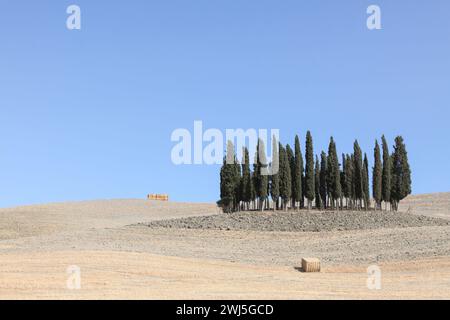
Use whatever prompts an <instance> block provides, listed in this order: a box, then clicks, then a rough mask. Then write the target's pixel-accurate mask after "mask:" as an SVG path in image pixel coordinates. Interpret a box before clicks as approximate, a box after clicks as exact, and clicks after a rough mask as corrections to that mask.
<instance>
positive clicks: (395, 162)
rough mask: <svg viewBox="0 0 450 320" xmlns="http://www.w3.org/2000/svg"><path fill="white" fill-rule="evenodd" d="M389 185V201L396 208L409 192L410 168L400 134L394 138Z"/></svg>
mask: <svg viewBox="0 0 450 320" xmlns="http://www.w3.org/2000/svg"><path fill="white" fill-rule="evenodd" d="M391 185H392V189H391V203H392V205H393V209H394V210H398V203H399V202H400V201H401V200H403V199H404V198H406V197H407V196H408V195H409V194H411V169H410V167H409V162H408V153H407V152H406V146H405V143H404V142H403V138H402V137H401V136H398V137H396V138H395V146H394V153H393V155H392V184H391Z"/></svg>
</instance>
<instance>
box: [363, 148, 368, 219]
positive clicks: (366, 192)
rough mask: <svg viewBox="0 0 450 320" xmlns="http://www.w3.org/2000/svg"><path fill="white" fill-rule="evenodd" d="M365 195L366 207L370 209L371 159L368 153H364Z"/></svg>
mask: <svg viewBox="0 0 450 320" xmlns="http://www.w3.org/2000/svg"><path fill="white" fill-rule="evenodd" d="M363 197H364V208H365V209H366V210H368V209H370V189H369V160H368V159H367V154H366V153H364V166H363Z"/></svg>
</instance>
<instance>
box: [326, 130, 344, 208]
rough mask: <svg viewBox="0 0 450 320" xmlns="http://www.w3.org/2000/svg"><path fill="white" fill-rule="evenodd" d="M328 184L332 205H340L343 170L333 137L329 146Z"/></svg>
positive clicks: (334, 206) (333, 206)
mask: <svg viewBox="0 0 450 320" xmlns="http://www.w3.org/2000/svg"><path fill="white" fill-rule="evenodd" d="M327 186H328V194H329V195H330V197H331V207H332V208H333V209H334V208H336V207H338V206H337V202H338V200H339V199H340V198H341V172H340V169H339V160H338V157H337V151H336V144H335V142H334V139H333V137H331V139H330V144H329V146H328V166H327Z"/></svg>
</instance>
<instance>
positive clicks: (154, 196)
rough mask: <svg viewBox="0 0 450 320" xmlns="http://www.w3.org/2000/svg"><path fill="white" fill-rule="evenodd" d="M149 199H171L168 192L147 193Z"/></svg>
mask: <svg viewBox="0 0 450 320" xmlns="http://www.w3.org/2000/svg"><path fill="white" fill-rule="evenodd" d="M147 199H148V200H154V201H169V195H167V194H149V195H147Z"/></svg>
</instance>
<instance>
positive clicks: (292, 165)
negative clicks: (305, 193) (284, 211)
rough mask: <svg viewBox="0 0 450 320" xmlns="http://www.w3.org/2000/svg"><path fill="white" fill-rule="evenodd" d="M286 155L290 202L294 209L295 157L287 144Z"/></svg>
mask: <svg viewBox="0 0 450 320" xmlns="http://www.w3.org/2000/svg"><path fill="white" fill-rule="evenodd" d="M286 155H287V160H288V163H289V173H290V174H291V178H290V179H289V180H290V183H291V193H290V196H289V198H290V200H291V207H292V208H293V209H295V200H294V196H293V195H294V193H295V184H294V180H295V156H294V151H293V150H292V148H291V146H290V145H289V144H287V145H286Z"/></svg>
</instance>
